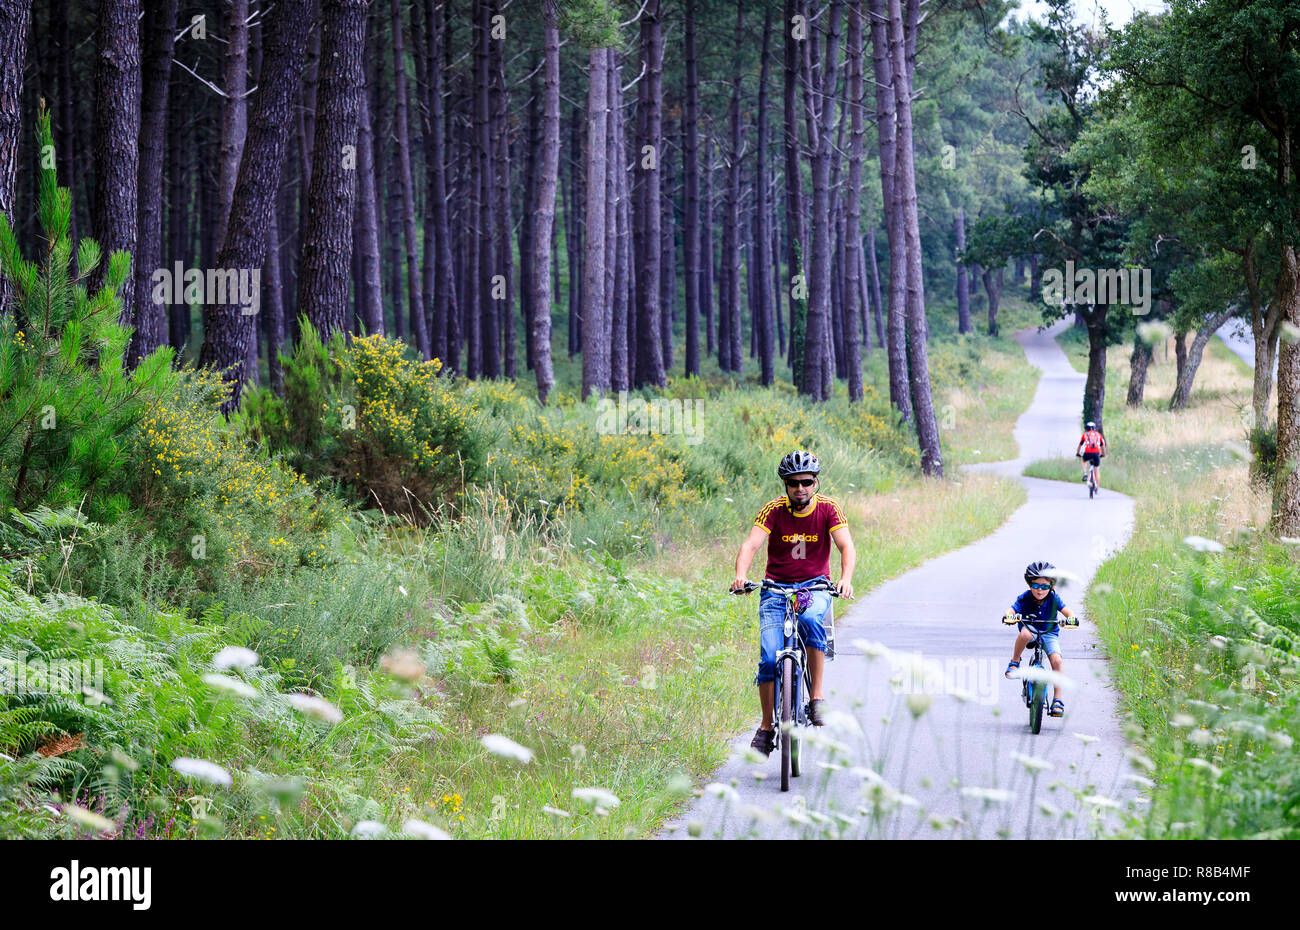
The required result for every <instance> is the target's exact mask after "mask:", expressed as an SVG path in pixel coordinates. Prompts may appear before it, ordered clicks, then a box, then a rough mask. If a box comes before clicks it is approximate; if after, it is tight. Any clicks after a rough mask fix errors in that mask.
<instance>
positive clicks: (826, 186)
mask: <svg viewBox="0 0 1300 930" xmlns="http://www.w3.org/2000/svg"><path fill="white" fill-rule="evenodd" d="M841 13H842V3H841V2H840V0H832V3H831V10H830V22H829V24H828V27H827V32H826V54H825V61H824V65H825V67H824V68H823V70H822V72H821V86H820V88H818V91H819V93H818V96H819V98H820V99H819V101H818V107H817V109H816V110H812V108H811V107H806V108H807V109H809V110H810V118H809V120H808V125H809V126H810V127H811V132H810V135H809V139H808V142H809V148H810V149H811V150H812V152H813V157H812V182H813V206H812V246H811V248H812V259H811V261H810V263H809V274H808V330H807V336H806V343H805V346H804V356H805V358H804V371H803V383H802V385H800V390H801V392H802V393H804V394H807V395H808V396H809V397H811V398H812V399H813V400H827V399H828V397H829V393H828V392H827V391H826V378H827V372H828V369H829V368H830V363H831V359H830V357H829V355H828V353H827V330H828V328H829V326H830V324H831V305H830V299H831V241H830V240H831V236H832V233H833V231H834V218H833V217H832V215H831V190H830V174H831V165H832V156H833V152H832V150H831V128H832V125H833V120H834V117H835V109H836V107H835V103H836V83H837V78H838V76H839V75H838V67H837V63H838V58H839V27H840V15H841ZM809 43H810V44H812V45H815V44H816V43H815V41H814V40H813V39H812V37H811V36H810V37H809ZM809 51H810V52H811V51H812V50H811V49H810V50H809ZM810 74H811V72H810ZM806 104H807V101H806Z"/></svg>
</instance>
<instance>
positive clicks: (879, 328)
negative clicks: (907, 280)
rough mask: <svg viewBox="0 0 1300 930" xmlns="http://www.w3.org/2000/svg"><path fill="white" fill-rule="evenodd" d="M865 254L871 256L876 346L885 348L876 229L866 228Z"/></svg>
mask: <svg viewBox="0 0 1300 930" xmlns="http://www.w3.org/2000/svg"><path fill="white" fill-rule="evenodd" d="M867 252H868V254H869V255H870V256H871V315H872V318H873V319H874V320H875V323H876V345H878V346H880V347H881V348H885V322H884V319H883V316H884V312H883V308H884V302H883V300H882V298H881V296H880V265H879V264H878V262H877V259H876V227H875V224H874V223H873V224H872V225H871V226H870V227H868V228H867Z"/></svg>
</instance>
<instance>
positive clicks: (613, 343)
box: [606, 50, 632, 391]
mask: <svg viewBox="0 0 1300 930" xmlns="http://www.w3.org/2000/svg"><path fill="white" fill-rule="evenodd" d="M610 55H611V61H612V62H613V67H612V68H611V69H610V74H609V94H610V101H609V102H610V107H609V136H610V142H611V148H612V152H613V154H612V155H611V157H610V160H609V165H608V166H607V170H608V172H609V177H610V179H611V180H612V181H613V186H614V224H615V227H614V296H613V299H612V301H611V303H610V308H611V309H610V313H611V319H610V333H609V341H610V347H609V358H610V372H609V387H610V390H611V391H626V390H627V389H628V386H629V385H630V384H631V380H632V379H631V373H630V371H629V370H628V367H629V361H630V359H629V355H628V341H627V324H628V313H629V307H631V305H632V278H631V276H632V267H631V266H632V230H631V216H632V209H631V197H630V191H629V185H628V173H627V167H626V166H627V146H626V144H625V139H624V134H623V113H622V106H623V90H622V88H623V65H622V58H621V57H620V56H619V53H618V52H616V51H613V50H611V52H610ZM608 223H609V219H608V217H607V218H606V224H607V226H608ZM606 234H608V228H607V230H606ZM607 254H608V253H607Z"/></svg>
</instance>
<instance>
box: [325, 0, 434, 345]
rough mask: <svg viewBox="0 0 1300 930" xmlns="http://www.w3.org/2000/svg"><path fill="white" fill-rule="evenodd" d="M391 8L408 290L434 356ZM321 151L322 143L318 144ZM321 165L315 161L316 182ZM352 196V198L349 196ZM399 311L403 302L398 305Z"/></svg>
mask: <svg viewBox="0 0 1300 930" xmlns="http://www.w3.org/2000/svg"><path fill="white" fill-rule="evenodd" d="M389 11H390V15H391V21H392V25H393V87H394V88H395V89H396V93H395V94H394V104H395V110H394V113H393V120H394V129H395V131H396V133H397V160H398V169H397V170H398V176H397V183H398V185H399V186H400V187H401V190H402V233H403V236H404V238H405V240H406V293H407V307H408V313H409V318H410V321H411V334H412V336H413V337H414V342H415V348H416V350H417V351H418V352H419V353H420V355H422V356H423V357H424V358H431V357H432V354H431V351H430V345H429V328H428V325H427V324H426V321H425V317H424V292H423V290H422V285H423V281H421V279H420V258H419V241H418V239H417V238H416V233H415V187H414V177H413V173H412V171H411V133H410V123H409V121H408V119H407V108H406V54H405V44H404V42H403V40H402V8H401V6H400V4H399V0H391V2H390V4H389ZM317 150H318V151H319V146H318V147H317ZM318 173H319V167H318V166H315V165H313V170H312V175H313V178H312V180H313V183H314V181H315V175H316V174H318ZM349 199H350V198H349ZM395 296H396V295H395ZM394 311H395V312H401V311H400V305H396V304H395V305H394Z"/></svg>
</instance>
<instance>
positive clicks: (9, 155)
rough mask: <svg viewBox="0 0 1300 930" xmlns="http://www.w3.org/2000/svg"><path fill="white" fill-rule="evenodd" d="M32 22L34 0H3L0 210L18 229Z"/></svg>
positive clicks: (4, 293) (0, 299) (5, 287)
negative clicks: (17, 202) (16, 189)
mask: <svg viewBox="0 0 1300 930" xmlns="http://www.w3.org/2000/svg"><path fill="white" fill-rule="evenodd" d="M31 21H32V5H31V0H0V213H3V214H4V215H5V216H6V217H8V218H9V221H10V224H11V226H13V227H14V228H15V229H16V228H17V227H18V222H17V218H16V216H15V210H14V207H15V194H14V185H15V182H16V181H17V178H18V151H19V140H20V139H21V137H22V131H23V112H22V110H23V107H22V102H23V65H24V63H25V62H26V60H27V35H28V32H29V30H30V29H31ZM65 90H66V88H65ZM64 183H67V181H66V179H64ZM74 190H75V188H74ZM8 304H9V282H8V279H7V278H5V277H4V276H3V275H0V316H3V315H4V314H6V313H8V312H9V306H8Z"/></svg>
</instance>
